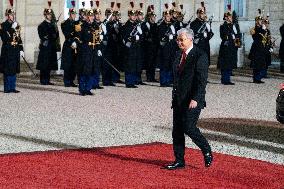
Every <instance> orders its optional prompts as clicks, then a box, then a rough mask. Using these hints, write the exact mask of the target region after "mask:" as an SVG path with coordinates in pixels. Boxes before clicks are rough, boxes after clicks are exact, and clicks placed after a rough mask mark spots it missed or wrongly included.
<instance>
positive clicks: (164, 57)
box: [158, 21, 178, 70]
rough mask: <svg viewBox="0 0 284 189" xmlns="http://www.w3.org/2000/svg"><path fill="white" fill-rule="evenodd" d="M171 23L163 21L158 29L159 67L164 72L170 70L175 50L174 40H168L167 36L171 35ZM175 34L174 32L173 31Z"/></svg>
mask: <svg viewBox="0 0 284 189" xmlns="http://www.w3.org/2000/svg"><path fill="white" fill-rule="evenodd" d="M171 26H173V25H172V24H171V23H166V22H165V21H163V22H162V23H161V24H160V25H159V27H158V39H159V43H160V45H159V55H158V56H159V57H158V58H159V66H160V68H163V69H165V70H171V68H172V65H173V62H174V59H175V54H176V51H177V50H178V49H177V43H176V41H175V39H172V40H170V39H169V34H172V35H175V34H173V33H172V30H171ZM175 32H176V31H175Z"/></svg>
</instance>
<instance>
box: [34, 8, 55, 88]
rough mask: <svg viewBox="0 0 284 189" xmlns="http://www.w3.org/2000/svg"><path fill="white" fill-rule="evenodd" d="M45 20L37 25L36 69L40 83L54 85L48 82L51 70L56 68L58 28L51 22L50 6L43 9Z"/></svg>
mask: <svg viewBox="0 0 284 189" xmlns="http://www.w3.org/2000/svg"><path fill="white" fill-rule="evenodd" d="M44 16H45V20H44V21H43V22H42V23H41V24H40V25H39V26H38V35H39V38H40V44H39V55H38V61H37V65H36V69H38V70H40V84H41V85H54V84H53V83H51V82H50V72H51V70H57V53H56V52H57V47H56V41H57V39H58V38H59V33H58V30H57V29H56V27H55V25H54V24H53V23H52V22H51V20H52V10H51V8H50V7H49V8H46V9H44Z"/></svg>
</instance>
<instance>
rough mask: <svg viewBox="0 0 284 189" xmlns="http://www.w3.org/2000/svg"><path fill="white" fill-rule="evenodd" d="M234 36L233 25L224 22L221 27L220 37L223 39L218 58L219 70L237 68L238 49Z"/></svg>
mask: <svg viewBox="0 0 284 189" xmlns="http://www.w3.org/2000/svg"><path fill="white" fill-rule="evenodd" d="M233 35H235V36H236V33H235V32H234V29H233V24H230V23H227V22H224V24H222V25H221V26H220V37H221V39H222V42H221V46H220V51H219V58H218V68H220V69H234V68H237V62H238V47H236V46H235V43H234V39H233Z"/></svg>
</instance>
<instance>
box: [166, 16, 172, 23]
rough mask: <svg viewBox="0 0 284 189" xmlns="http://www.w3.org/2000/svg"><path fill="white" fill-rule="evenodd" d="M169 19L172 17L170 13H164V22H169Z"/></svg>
mask: <svg viewBox="0 0 284 189" xmlns="http://www.w3.org/2000/svg"><path fill="white" fill-rule="evenodd" d="M171 19H172V16H171V15H170V14H166V15H165V21H166V22H170V21H171Z"/></svg>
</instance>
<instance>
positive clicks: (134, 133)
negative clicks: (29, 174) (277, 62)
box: [0, 75, 284, 165]
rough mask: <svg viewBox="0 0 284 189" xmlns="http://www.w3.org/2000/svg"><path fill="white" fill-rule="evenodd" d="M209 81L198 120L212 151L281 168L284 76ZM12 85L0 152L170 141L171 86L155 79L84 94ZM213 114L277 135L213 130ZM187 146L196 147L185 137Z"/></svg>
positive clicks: (0, 115) (0, 118)
mask: <svg viewBox="0 0 284 189" xmlns="http://www.w3.org/2000/svg"><path fill="white" fill-rule="evenodd" d="M209 80H210V81H211V83H209V84H208V87H207V96H206V97H207V108H206V109H205V110H204V111H203V112H202V115H201V117H202V121H203V123H202V124H203V125H204V127H203V126H202V128H203V129H202V131H203V132H204V133H205V134H206V136H207V137H208V138H209V139H210V143H211V144H212V147H213V150H214V151H215V152H221V153H226V154H232V155H237V156H243V157H249V158H254V159H260V160H264V161H269V162H272V163H278V164H283V165H284V142H283V140H282V139H283V138H284V135H283V133H284V132H283V129H284V127H283V128H282V126H281V125H280V124H278V123H277V122H276V119H275V99H276V97H277V94H278V91H279V89H278V86H279V85H280V83H282V82H283V81H282V80H279V79H269V80H265V82H266V83H265V84H263V85H256V84H253V83H252V82H251V78H246V77H233V81H234V82H236V85H235V86H223V85H220V84H219V83H220V80H219V78H218V76H216V75H210V79H209ZM18 89H19V90H20V91H21V93H20V94H9V95H7V94H4V93H3V89H2V91H0V104H1V106H0V122H1V125H0V145H1V148H0V153H2V154H3V153H18V152H29V151H45V150H55V149H66V148H92V147H98V146H118V145H125V144H140V143H149V142H155V141H158V142H165V143H171V122H172V115H171V109H170V106H171V89H170V88H160V87H158V86H157V85H156V84H154V85H147V86H141V87H139V88H138V89H126V88H125V87H124V85H119V86H117V87H105V89H104V90H96V91H95V92H94V93H95V95H94V96H86V97H82V96H79V95H78V90H77V88H64V87H62V86H40V85H37V84H32V83H26V80H25V79H21V81H19V82H18ZM211 118H217V120H223V121H224V122H220V125H222V124H223V125H222V126H224V127H226V126H228V127H230V126H231V125H232V123H233V122H234V121H236V120H235V118H238V120H244V121H242V122H239V123H238V124H239V126H240V127H239V128H240V131H242V130H243V129H245V127H242V126H244V125H246V124H248V125H249V124H251V123H257V124H259V126H260V127H259V129H257V130H256V132H258V130H261V129H262V126H265V124H268V126H269V127H272V128H275V129H276V130H274V132H275V133H276V134H277V135H278V136H277V137H276V138H277V139H279V140H270V139H267V140H266V138H261V137H253V135H254V133H251V135H250V134H246V135H241V134H236V132H233V133H232V132H227V131H226V129H223V130H222V129H218V127H216V123H215V126H214V124H213V122H214V121H212V120H216V119H211ZM206 120H207V121H206ZM251 120H253V121H251ZM254 120H258V121H254ZM215 122H216V121H215ZM263 124H264V125H263ZM211 126H212V129H211ZM213 126H214V127H213ZM217 126H218V124H217ZM268 126H265V127H268ZM265 127H263V128H265ZM234 129H235V131H237V130H238V129H236V128H234ZM265 131H266V130H265ZM272 138H273V137H272ZM187 145H188V146H189V147H194V148H196V147H195V146H194V145H193V144H192V142H191V141H190V140H189V139H188V140H187Z"/></svg>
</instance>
